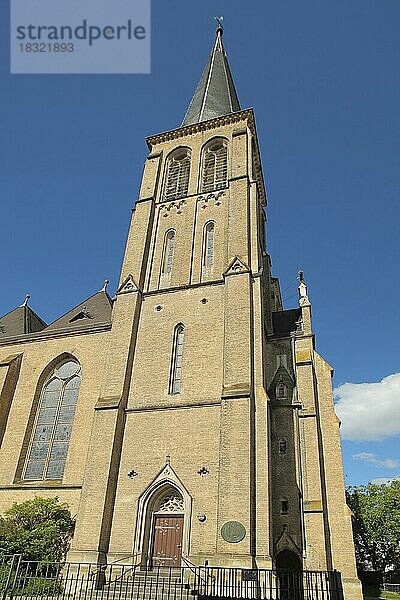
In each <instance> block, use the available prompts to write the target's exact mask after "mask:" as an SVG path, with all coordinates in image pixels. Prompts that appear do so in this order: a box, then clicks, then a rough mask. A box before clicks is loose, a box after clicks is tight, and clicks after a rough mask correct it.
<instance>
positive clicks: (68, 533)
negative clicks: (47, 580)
mask: <svg viewBox="0 0 400 600" xmlns="http://www.w3.org/2000/svg"><path fill="white" fill-rule="evenodd" d="M73 531H74V521H73V519H72V517H71V513H70V511H69V509H68V506H67V505H66V504H61V503H60V502H59V501H58V498H34V499H33V500H27V501H26V502H22V503H20V504H17V503H14V504H13V505H12V507H11V508H9V509H8V510H6V511H5V513H4V516H3V517H0V554H22V557H23V559H24V560H30V561H37V562H59V561H62V560H63V559H64V558H65V556H66V553H67V551H68V548H69V544H70V541H71V537H72V534H73Z"/></svg>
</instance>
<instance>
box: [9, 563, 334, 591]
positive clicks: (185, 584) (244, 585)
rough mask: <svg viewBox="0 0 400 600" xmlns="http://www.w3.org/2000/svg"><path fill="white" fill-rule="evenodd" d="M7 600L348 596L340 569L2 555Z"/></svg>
mask: <svg viewBox="0 0 400 600" xmlns="http://www.w3.org/2000/svg"><path fill="white" fill-rule="evenodd" d="M0 591H1V594H2V596H3V600H11V599H12V598H14V597H15V598H18V599H21V600H39V599H40V600H42V599H49V600H50V599H57V600H196V598H193V596H195V597H197V598H198V600H219V599H221V600H224V599H226V600H229V599H232V600H253V599H254V600H343V592H342V585H341V577H340V573H338V572H337V571H302V572H299V573H295V572H291V571H274V570H268V569H239V568H225V567H211V566H203V567H198V566H193V567H192V566H185V567H179V568H174V567H161V566H157V567H154V568H152V569H144V568H143V567H142V566H141V565H122V564H118V563H114V564H110V565H96V564H90V563H37V562H27V561H24V560H22V559H21V556H19V555H14V556H3V557H0Z"/></svg>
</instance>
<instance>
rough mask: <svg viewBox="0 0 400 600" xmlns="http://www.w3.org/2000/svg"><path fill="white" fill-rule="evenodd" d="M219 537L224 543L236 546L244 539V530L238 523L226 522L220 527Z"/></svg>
mask: <svg viewBox="0 0 400 600" xmlns="http://www.w3.org/2000/svg"><path fill="white" fill-rule="evenodd" d="M221 535H222V537H223V538H224V540H225V541H226V542H230V543H231V544H237V543H238V542H241V541H242V540H243V539H244V538H245V536H246V529H245V527H244V525H243V524H242V523H239V521H228V523H224V524H223V525H222V527H221Z"/></svg>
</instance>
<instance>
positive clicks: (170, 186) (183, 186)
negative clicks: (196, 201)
mask: <svg viewBox="0 0 400 600" xmlns="http://www.w3.org/2000/svg"><path fill="white" fill-rule="evenodd" d="M189 174H190V150H189V148H177V149H176V150H174V152H173V153H172V154H171V155H170V156H169V157H168V159H167V166H166V173H165V185H164V200H176V199H177V198H183V197H184V196H187V194H188V188H189Z"/></svg>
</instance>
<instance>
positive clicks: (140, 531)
mask: <svg viewBox="0 0 400 600" xmlns="http://www.w3.org/2000/svg"><path fill="white" fill-rule="evenodd" d="M191 510H192V499H191V497H190V495H189V493H188V491H187V490H186V488H185V486H184V485H183V484H182V482H181V481H180V479H179V478H178V476H177V475H176V473H175V471H174V469H173V468H172V466H171V465H170V464H169V463H167V464H166V465H165V467H164V468H163V469H162V470H161V471H160V473H159V474H158V475H157V477H156V478H155V479H154V480H153V482H152V483H151V484H150V486H149V487H148V488H147V489H146V490H145V492H144V493H143V494H142V496H140V498H139V503H138V513H137V529H136V535H135V544H134V551H135V554H137V555H138V554H140V555H141V565H142V567H143V568H145V567H150V568H151V567H156V566H161V567H163V566H165V567H168V566H170V567H179V566H181V564H182V557H187V556H188V555H189V546H190V522H191Z"/></svg>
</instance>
